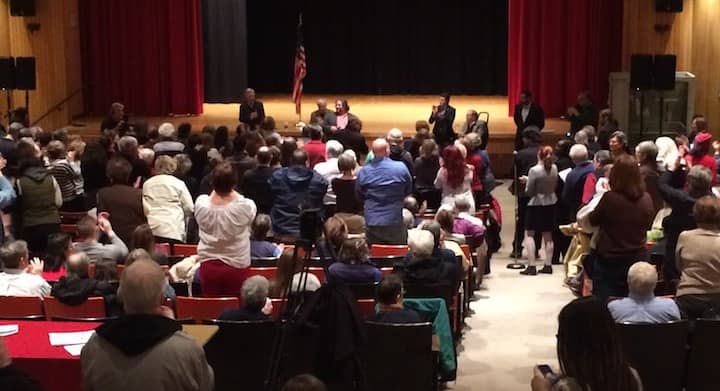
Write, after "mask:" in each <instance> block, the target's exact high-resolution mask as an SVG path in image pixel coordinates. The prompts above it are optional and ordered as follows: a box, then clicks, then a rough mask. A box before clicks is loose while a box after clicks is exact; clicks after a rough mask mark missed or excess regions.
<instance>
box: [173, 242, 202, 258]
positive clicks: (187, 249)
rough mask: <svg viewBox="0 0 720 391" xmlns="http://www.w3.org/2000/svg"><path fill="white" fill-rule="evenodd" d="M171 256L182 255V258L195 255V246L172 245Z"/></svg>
mask: <svg viewBox="0 0 720 391" xmlns="http://www.w3.org/2000/svg"><path fill="white" fill-rule="evenodd" d="M172 253H173V255H182V256H183V257H190V256H193V255H197V246H196V245H194V244H173V245H172Z"/></svg>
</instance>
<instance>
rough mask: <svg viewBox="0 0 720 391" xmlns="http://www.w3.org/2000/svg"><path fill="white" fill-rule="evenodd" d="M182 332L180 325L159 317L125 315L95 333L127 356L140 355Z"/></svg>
mask: <svg viewBox="0 0 720 391" xmlns="http://www.w3.org/2000/svg"><path fill="white" fill-rule="evenodd" d="M180 330H182V326H180V323H179V322H178V321H176V320H174V319H170V318H166V317H164V316H160V315H127V316H123V317H121V318H119V319H116V320H111V321H109V322H106V323H103V324H102V325H100V326H99V327H98V328H96V329H95V332H96V333H97V334H98V335H99V336H101V337H103V338H104V339H105V340H107V341H108V342H110V343H111V344H112V345H113V346H115V347H116V348H117V349H119V350H120V351H122V352H123V353H125V355H127V356H137V355H140V354H142V353H144V352H146V351H148V350H150V349H151V348H152V347H154V346H155V345H157V344H158V343H160V342H162V341H163V340H165V339H166V338H168V337H170V336H171V335H173V334H175V333H176V332H178V331H180Z"/></svg>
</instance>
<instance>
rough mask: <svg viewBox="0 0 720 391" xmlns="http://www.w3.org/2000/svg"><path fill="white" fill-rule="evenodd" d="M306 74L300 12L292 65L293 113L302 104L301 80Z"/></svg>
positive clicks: (298, 111) (297, 111)
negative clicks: (293, 63) (293, 64)
mask: <svg viewBox="0 0 720 391" xmlns="http://www.w3.org/2000/svg"><path fill="white" fill-rule="evenodd" d="M306 75H307V63H306V62H305V46H303V34H302V14H301V15H300V17H299V19H298V28H297V47H296V49H295V66H294V67H293V91H292V100H293V101H294V102H295V113H297V114H298V115H300V106H301V105H302V94H303V80H304V79H305V76H306Z"/></svg>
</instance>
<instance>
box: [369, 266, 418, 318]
mask: <svg viewBox="0 0 720 391" xmlns="http://www.w3.org/2000/svg"><path fill="white" fill-rule="evenodd" d="M404 291H405V290H404V289H403V281H402V279H401V278H400V277H399V276H397V275H395V274H390V275H387V276H385V277H383V279H382V281H380V284H378V287H377V301H378V303H379V304H380V306H379V309H378V312H377V313H375V314H374V315H372V316H371V317H370V318H369V319H368V320H370V321H373V322H379V323H390V324H399V323H420V322H422V319H421V318H420V314H418V313H417V312H415V311H413V310H408V309H405V308H403V294H404V293H403V292H404Z"/></svg>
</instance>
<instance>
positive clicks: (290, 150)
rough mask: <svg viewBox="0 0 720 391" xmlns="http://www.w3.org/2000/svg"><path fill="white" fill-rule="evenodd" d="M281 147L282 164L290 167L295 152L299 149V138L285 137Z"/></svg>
mask: <svg viewBox="0 0 720 391" xmlns="http://www.w3.org/2000/svg"><path fill="white" fill-rule="evenodd" d="M279 148H280V165H282V166H283V167H289V166H290V165H292V158H293V154H294V153H295V151H296V150H297V149H298V144H297V140H295V138H294V137H285V138H284V139H283V142H282V144H280V146H279ZM305 165H307V164H305Z"/></svg>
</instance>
